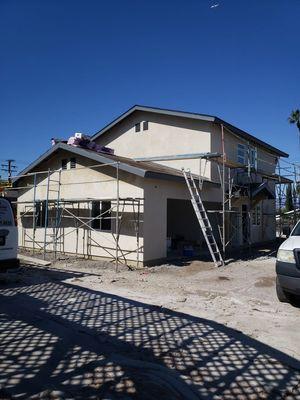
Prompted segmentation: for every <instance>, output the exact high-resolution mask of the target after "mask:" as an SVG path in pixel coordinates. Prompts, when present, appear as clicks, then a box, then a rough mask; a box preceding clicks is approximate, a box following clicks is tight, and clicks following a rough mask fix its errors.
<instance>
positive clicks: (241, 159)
mask: <svg viewBox="0 0 300 400" xmlns="http://www.w3.org/2000/svg"><path fill="white" fill-rule="evenodd" d="M237 162H238V163H240V164H244V165H245V164H247V163H246V146H245V145H244V144H240V143H239V144H238V147H237Z"/></svg>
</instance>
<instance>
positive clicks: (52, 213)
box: [10, 125, 300, 270]
mask: <svg viewBox="0 0 300 400" xmlns="http://www.w3.org/2000/svg"><path fill="white" fill-rule="evenodd" d="M224 130H225V127H223V125H221V151H222V152H221V153H217V152H214V153H196V154H179V155H174V156H169V155H168V156H159V157H149V158H140V159H136V161H151V162H152V161H158V162H159V161H169V160H187V159H197V160H199V175H198V176H197V180H198V185H199V189H200V192H201V190H202V189H203V184H204V182H205V180H206V179H205V178H204V177H205V175H206V168H207V164H208V163H210V162H211V163H215V164H216V166H217V171H218V176H219V184H220V187H221V190H222V200H221V202H220V203H221V204H220V209H217V210H211V209H210V210H207V212H208V213H215V214H216V215H220V216H221V218H217V219H218V221H217V227H218V232H219V236H220V242H221V245H222V254H223V259H224V260H225V257H226V249H227V247H228V246H229V245H230V244H231V243H232V241H233V238H234V236H235V235H236V231H237V230H238V231H239V232H240V233H241V234H242V241H243V243H244V244H246V245H248V246H249V247H251V244H252V243H251V235H250V226H251V212H252V207H253V201H252V198H251V190H250V187H251V184H252V183H253V176H255V175H256V174H258V175H261V176H262V179H263V181H273V182H274V183H275V185H276V194H277V199H276V205H277V211H278V214H279V221H280V222H279V224H280V228H279V234H282V222H281V221H282V219H281V217H282V214H283V213H282V210H283V206H282V204H283V199H284V195H285V194H284V192H285V190H286V189H285V188H286V185H290V184H292V185H293V195H295V197H296V198H295V200H293V201H294V204H295V205H296V204H298V203H299V192H300V188H299V185H300V166H299V165H298V164H293V163H288V162H287V161H283V162H286V163H287V164H288V167H282V166H281V164H280V162H279V159H277V171H276V173H270V174H266V173H265V172H264V171H258V170H257V168H253V166H252V164H251V161H250V160H251V154H250V151H251V148H253V145H252V144H251V143H249V142H248V141H246V140H241V138H239V140H240V141H241V142H243V144H244V145H245V146H246V148H247V157H246V159H247V163H246V164H245V165H242V164H240V163H237V162H232V161H230V160H228V159H227V155H226V149H225V139H224ZM226 130H228V128H227V127H226ZM229 132H230V133H232V134H234V133H233V132H231V131H230V130H229ZM234 135H235V134H234ZM258 161H260V162H263V163H266V164H270V166H272V168H274V162H273V163H271V162H268V161H266V160H261V159H259V158H258V157H257V153H256V160H255V163H256V165H257V162H258ZM108 166H109V167H113V168H114V170H115V176H114V177H113V178H112V180H113V181H115V182H116V186H115V197H114V198H112V199H107V198H74V199H62V198H61V189H62V186H64V185H67V184H68V183H62V182H61V176H62V174H63V173H64V172H67V171H64V170H61V169H58V170H52V171H51V170H46V171H38V172H31V173H27V174H25V175H19V176H17V177H14V179H16V178H18V179H19V178H26V179H28V178H33V183H32V184H31V185H28V183H27V185H25V186H23V187H22V186H20V187H16V186H15V187H14V188H12V189H11V188H10V190H25V191H26V190H28V189H31V188H32V189H33V199H32V201H27V202H25V203H26V210H25V212H24V213H22V215H21V216H20V217H19V218H24V217H25V216H26V214H27V215H28V216H30V218H32V229H33V234H32V236H30V235H28V234H27V233H26V230H25V228H24V243H25V241H26V240H27V239H25V237H26V236H27V238H28V241H30V242H32V243H33V246H32V250H33V252H35V251H42V252H43V254H44V257H46V255H47V253H49V252H50V249H49V245H50V244H52V249H51V253H52V254H53V257H54V259H56V257H57V254H58V253H63V252H64V249H63V245H62V240H63V239H64V237H65V236H66V234H61V233H60V231H61V224H62V221H63V220H64V219H66V218H69V219H72V220H73V221H74V225H75V228H74V230H73V231H72V232H76V251H75V255H76V256H78V255H79V251H78V241H79V239H78V234H79V233H78V232H79V229H80V228H83V227H84V228H85V230H86V231H87V232H88V233H87V241H88V245H87V252H86V254H84V256H87V257H92V256H93V251H92V250H93V248H94V247H98V248H103V246H102V245H101V243H99V241H98V240H95V238H94V237H92V235H91V233H92V232H93V231H95V232H97V234H99V235H100V236H101V232H99V230H97V229H94V228H93V227H92V223H93V220H95V219H102V218H104V219H107V218H110V219H111V220H114V221H115V230H114V232H111V234H112V243H113V244H114V249H113V248H111V249H110V250H107V249H104V251H106V252H107V253H108V257H109V258H110V259H113V260H114V261H115V264H116V270H118V267H119V264H127V259H126V256H128V254H130V253H132V251H129V250H124V249H122V248H121V246H120V244H119V239H120V235H121V228H122V221H123V219H124V218H123V217H124V213H125V207H127V208H128V207H130V208H131V210H132V215H133V220H132V221H131V222H133V226H134V232H135V235H136V249H135V253H136V262H137V264H139V263H140V254H141V252H142V247H141V246H140V224H141V220H140V218H141V208H142V207H143V200H144V199H143V198H134V197H132V198H129V197H126V198H122V197H120V187H119V181H120V177H119V162H118V161H116V162H115V161H113V162H111V163H106V164H96V165H91V166H86V167H78V169H80V168H89V169H93V168H100V167H108ZM283 170H284V174H282V172H283ZM55 174H56V176H55ZM40 175H42V176H46V184H45V185H41V184H40V182H38V177H39V176H40ZM193 175H195V174H193ZM241 176H242V177H243V183H241V179H240V177H241ZM290 177H293V180H291V179H290ZM245 178H246V179H245ZM100 182H101V181H98V183H100ZM106 182H107V180H106ZM84 183H85V184H87V183H95V181H93V182H84ZM71 184H72V185H74V184H76V183H71ZM41 186H45V187H46V200H45V212H44V215H43V218H44V240H43V242H41V241H38V240H37V238H36V229H37V218H38V215H37V212H36V210H37V207H36V205H37V203H40V202H41V199H38V198H37V187H39V188H40V187H41ZM51 193H54V195H53V196H50V194H51ZM239 196H241V197H242V198H243V200H244V202H247V205H246V208H245V211H243V210H242V212H240V211H239V210H237V207H236V204H235V199H236V198H238V197H239ZM54 197H55V198H54ZM108 200H109V201H110V202H111V207H110V209H109V210H105V212H104V213H100V214H99V215H98V216H96V217H91V216H88V217H82V216H80V215H79V214H80V213H79V210H80V209H81V206H82V205H84V204H85V205H86V207H87V209H91V203H92V202H93V201H99V202H102V201H108ZM21 203H22V202H21V201H17V204H21ZM23 203H24V202H23ZM70 206H71V208H70ZM297 207H298V209H297ZM297 207H296V206H295V207H294V213H293V218H294V222H295V220H296V218H297V213H298V211H299V209H300V204H299V206H297ZM108 215H109V217H108ZM272 215H273V214H272ZM233 216H234V218H233ZM50 219H52V223H51V224H49V220H50ZM220 220H221V222H220ZM233 221H234V222H233ZM234 224H236V226H235V225H234ZM243 224H245V225H247V227H246V228H245V229H244V226H243ZM50 229H51V230H52V231H51V233H49V230H50ZM49 237H50V238H51V240H49V239H48V238H49Z"/></svg>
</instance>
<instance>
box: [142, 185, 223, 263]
mask: <svg viewBox="0 0 300 400" xmlns="http://www.w3.org/2000/svg"><path fill="white" fill-rule="evenodd" d="M204 185H205V186H204V190H203V192H202V193H203V196H202V200H203V201H205V202H214V203H219V204H220V202H221V197H220V194H221V193H220V190H219V188H218V187H214V186H212V185H209V184H204ZM144 195H145V209H144V210H145V212H144V259H145V261H148V262H149V261H152V260H159V259H162V258H164V257H166V256H167V243H166V240H167V200H168V199H183V200H184V199H185V200H190V196H189V193H188V189H187V187H186V185H184V184H182V183H177V182H169V181H161V180H154V179H147V180H145V186H144Z"/></svg>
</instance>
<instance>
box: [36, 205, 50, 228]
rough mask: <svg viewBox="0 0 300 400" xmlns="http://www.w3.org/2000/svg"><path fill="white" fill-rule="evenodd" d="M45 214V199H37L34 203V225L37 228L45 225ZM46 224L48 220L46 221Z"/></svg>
mask: <svg viewBox="0 0 300 400" xmlns="http://www.w3.org/2000/svg"><path fill="white" fill-rule="evenodd" d="M45 215H46V201H45V200H44V201H37V202H36V203H35V226H36V227H37V228H44V227H45ZM47 226H48V221H47Z"/></svg>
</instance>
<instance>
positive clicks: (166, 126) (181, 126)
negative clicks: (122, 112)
mask: <svg viewBox="0 0 300 400" xmlns="http://www.w3.org/2000/svg"><path fill="white" fill-rule="evenodd" d="M142 121H148V122H149V126H148V128H149V129H148V130H146V131H142V130H141V132H135V124H136V123H138V122H142ZM211 129H212V125H211V124H210V123H209V122H205V121H197V120H192V119H187V118H179V117H174V116H168V115H159V114H155V113H145V112H134V113H133V114H131V115H130V116H128V117H127V118H126V119H124V120H123V121H121V122H120V123H118V124H117V125H115V126H114V127H113V128H111V129H110V130H109V131H108V132H106V133H104V134H103V135H101V136H100V137H99V138H98V139H97V140H96V142H97V143H98V144H100V145H102V146H109V147H111V148H113V149H114V150H115V153H116V154H117V155H120V156H124V157H129V158H139V157H155V156H166V155H177V154H191V153H204V152H210V151H211ZM159 164H163V165H167V166H169V167H173V168H177V169H181V168H184V167H187V168H190V169H191V171H192V172H194V173H197V174H199V169H200V162H199V160H196V159H195V160H172V161H160V162H159ZM204 165H205V162H204V161H202V169H201V172H202V175H203V176H205V177H207V178H208V179H210V176H211V174H210V163H206V168H205V171H204Z"/></svg>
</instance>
